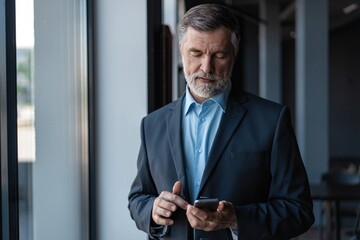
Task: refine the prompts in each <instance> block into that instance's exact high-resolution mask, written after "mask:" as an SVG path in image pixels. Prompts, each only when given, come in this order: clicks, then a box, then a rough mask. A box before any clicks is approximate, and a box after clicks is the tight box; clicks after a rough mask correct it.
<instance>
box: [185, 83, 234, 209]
mask: <svg viewBox="0 0 360 240" xmlns="http://www.w3.org/2000/svg"><path fill="white" fill-rule="evenodd" d="M230 90H231V83H229V84H228V85H227V87H226V89H225V90H224V91H223V92H222V93H220V94H218V95H216V96H214V97H212V98H210V99H208V100H206V101H204V102H203V103H202V104H199V103H197V102H196V101H195V100H194V98H193V97H192V95H191V94H190V91H189V88H188V86H186V93H185V98H184V100H183V104H182V118H183V119H182V134H183V144H184V153H185V171H186V176H187V180H188V185H189V186H188V187H189V193H190V202H191V203H193V202H194V201H195V200H196V199H195V198H196V197H197V195H198V192H199V187H200V183H201V179H202V176H203V172H204V169H205V165H206V163H207V159H208V156H209V153H210V150H211V147H212V145H213V142H214V139H215V135H216V132H217V130H218V127H219V125H220V121H221V118H222V116H223V114H224V113H225V111H226V103H227V98H228V96H229V93H230Z"/></svg>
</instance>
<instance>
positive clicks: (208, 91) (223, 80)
mask: <svg viewBox="0 0 360 240" xmlns="http://www.w3.org/2000/svg"><path fill="white" fill-rule="evenodd" d="M184 75H185V78H186V81H187V83H188V84H189V88H190V90H191V91H192V92H194V93H195V94H196V95H198V96H200V97H202V98H207V99H208V98H211V97H214V96H216V95H217V94H219V93H221V92H223V91H224V90H225V88H226V87H227V85H228V83H229V81H230V77H219V76H216V75H214V74H211V73H194V74H192V75H186V73H185V69H184ZM198 77H202V78H206V79H210V80H212V81H213V82H212V83H200V82H199V81H197V78H198Z"/></svg>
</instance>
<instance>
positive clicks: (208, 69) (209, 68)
mask: <svg viewBox="0 0 360 240" xmlns="http://www.w3.org/2000/svg"><path fill="white" fill-rule="evenodd" d="M201 70H202V71H203V72H204V73H213V71H214V64H213V62H212V58H211V56H204V57H203V58H202V60H201Z"/></svg>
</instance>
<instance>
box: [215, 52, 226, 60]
mask: <svg viewBox="0 0 360 240" xmlns="http://www.w3.org/2000/svg"><path fill="white" fill-rule="evenodd" d="M215 57H216V58H218V59H223V58H225V53H216V54H215Z"/></svg>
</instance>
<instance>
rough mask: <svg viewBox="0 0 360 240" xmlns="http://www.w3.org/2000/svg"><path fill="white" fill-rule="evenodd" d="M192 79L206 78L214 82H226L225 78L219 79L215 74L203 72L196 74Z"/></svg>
mask: <svg viewBox="0 0 360 240" xmlns="http://www.w3.org/2000/svg"><path fill="white" fill-rule="evenodd" d="M190 78H191V79H196V78H206V79H209V80H212V81H223V80H225V78H223V77H219V76H217V75H215V74H212V73H203V72H198V73H194V74H192V75H191V76H190Z"/></svg>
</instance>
